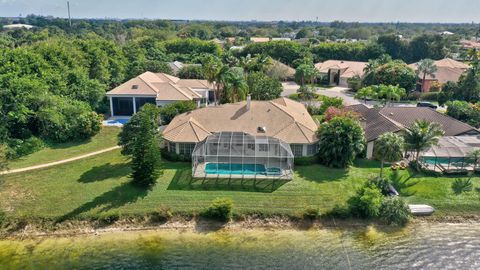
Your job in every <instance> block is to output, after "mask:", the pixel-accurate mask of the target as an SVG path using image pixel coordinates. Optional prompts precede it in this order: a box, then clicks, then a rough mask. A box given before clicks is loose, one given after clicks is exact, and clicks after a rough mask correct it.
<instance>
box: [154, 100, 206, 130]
mask: <svg viewBox="0 0 480 270" xmlns="http://www.w3.org/2000/svg"><path fill="white" fill-rule="evenodd" d="M195 108H197V104H195V102H194V101H176V102H173V103H170V104H167V105H165V106H163V107H161V108H160V118H161V119H162V125H168V124H169V123H170V122H171V121H172V120H173V118H174V117H175V116H177V115H179V114H182V113H184V112H189V111H192V110H195Z"/></svg>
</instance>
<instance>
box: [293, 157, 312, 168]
mask: <svg viewBox="0 0 480 270" xmlns="http://www.w3.org/2000/svg"><path fill="white" fill-rule="evenodd" d="M316 163H318V157H317V156H311V157H296V158H295V159H294V164H295V165H296V166H308V165H313V164H316Z"/></svg>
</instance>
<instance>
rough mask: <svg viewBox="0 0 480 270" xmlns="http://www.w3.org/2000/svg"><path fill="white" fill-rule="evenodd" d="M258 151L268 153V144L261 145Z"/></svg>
mask: <svg viewBox="0 0 480 270" xmlns="http://www.w3.org/2000/svg"><path fill="white" fill-rule="evenodd" d="M258 151H260V152H267V151H268V144H259V145H258Z"/></svg>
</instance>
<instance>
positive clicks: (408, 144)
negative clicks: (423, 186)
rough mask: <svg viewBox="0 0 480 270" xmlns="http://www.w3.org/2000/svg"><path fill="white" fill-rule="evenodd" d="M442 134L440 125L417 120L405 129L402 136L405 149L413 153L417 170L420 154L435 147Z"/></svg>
mask: <svg viewBox="0 0 480 270" xmlns="http://www.w3.org/2000/svg"><path fill="white" fill-rule="evenodd" d="M443 134H444V131H443V130H442V126H440V124H438V123H435V122H428V121H426V120H417V121H415V122H414V123H413V125H412V126H411V127H409V128H407V129H406V131H405V135H404V139H405V148H406V149H407V150H409V151H413V152H415V161H416V162H417V169H419V168H420V167H419V164H418V157H419V155H420V152H421V151H423V150H427V149H428V148H430V147H432V146H433V145H436V144H437V143H438V140H439V139H440V137H441V136H443Z"/></svg>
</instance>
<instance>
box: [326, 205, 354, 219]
mask: <svg viewBox="0 0 480 270" xmlns="http://www.w3.org/2000/svg"><path fill="white" fill-rule="evenodd" d="M325 216H327V217H336V218H349V217H350V216H351V213H350V209H349V208H348V207H345V206H341V205H338V204H335V206H334V207H333V208H332V210H330V211H328V212H327V213H325Z"/></svg>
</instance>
